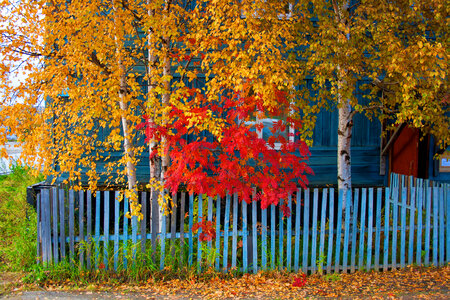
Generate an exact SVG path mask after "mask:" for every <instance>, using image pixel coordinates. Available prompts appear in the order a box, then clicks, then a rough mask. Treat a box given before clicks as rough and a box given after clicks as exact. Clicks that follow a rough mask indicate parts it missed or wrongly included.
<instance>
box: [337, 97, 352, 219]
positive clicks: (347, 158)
mask: <svg viewBox="0 0 450 300" xmlns="http://www.w3.org/2000/svg"><path fill="white" fill-rule="evenodd" d="M338 98H341V96H340V95H338ZM339 105H340V107H339V125H338V149H337V171H338V174H337V175H338V177H337V178H338V189H339V190H341V189H342V190H343V193H344V194H343V196H344V197H343V203H342V208H343V210H344V211H345V204H346V199H347V192H348V191H351V188H352V172H351V152H350V146H351V140H352V127H353V117H352V112H351V106H350V103H349V100H348V99H342V98H341V99H339ZM350 193H351V192H350Z"/></svg>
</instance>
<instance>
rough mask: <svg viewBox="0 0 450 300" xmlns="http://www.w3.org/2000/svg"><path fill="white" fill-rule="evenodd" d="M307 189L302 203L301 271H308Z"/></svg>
mask: <svg viewBox="0 0 450 300" xmlns="http://www.w3.org/2000/svg"><path fill="white" fill-rule="evenodd" d="M309 193H310V191H309V189H306V190H304V195H305V198H304V199H305V200H304V204H303V236H302V238H303V252H302V257H303V262H302V272H303V273H307V272H308V244H309Z"/></svg>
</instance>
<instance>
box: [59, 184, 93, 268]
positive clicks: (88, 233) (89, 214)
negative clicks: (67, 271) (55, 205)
mask: <svg viewBox="0 0 450 300" xmlns="http://www.w3.org/2000/svg"><path fill="white" fill-rule="evenodd" d="M63 195H64V194H63ZM86 215H87V225H86V236H87V252H86V256H87V262H86V263H87V269H88V270H90V269H91V267H92V266H91V264H92V261H91V255H92V193H91V191H87V194H86Z"/></svg>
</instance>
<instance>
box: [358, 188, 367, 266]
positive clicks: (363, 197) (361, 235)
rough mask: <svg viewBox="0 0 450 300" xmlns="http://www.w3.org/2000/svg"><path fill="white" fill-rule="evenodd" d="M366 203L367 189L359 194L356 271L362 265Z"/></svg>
mask: <svg viewBox="0 0 450 300" xmlns="http://www.w3.org/2000/svg"><path fill="white" fill-rule="evenodd" d="M366 203H367V189H362V193H361V221H360V222H361V223H360V224H361V229H360V233H359V255H358V269H359V270H362V268H363V263H364V234H365V232H366V231H365V229H366Z"/></svg>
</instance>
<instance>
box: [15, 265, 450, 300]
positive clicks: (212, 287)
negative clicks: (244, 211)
mask: <svg viewBox="0 0 450 300" xmlns="http://www.w3.org/2000/svg"><path fill="white" fill-rule="evenodd" d="M449 287H450V265H447V266H444V267H440V268H436V267H427V268H426V267H407V268H405V269H401V270H392V271H387V272H375V271H371V272H363V271H357V272H355V273H353V274H329V275H309V276H304V274H302V273H287V272H280V271H276V272H273V271H272V272H259V273H257V274H244V275H242V276H239V277H233V276H224V275H223V274H219V273H218V274H217V275H215V276H211V277H209V278H204V277H202V276H194V277H193V278H191V279H165V280H155V279H152V278H150V279H148V280H145V281H139V282H134V283H117V282H109V281H105V282H95V283H86V282H81V281H80V282H76V281H70V282H67V281H62V282H54V281H52V282H44V283H43V284H41V285H36V284H15V285H14V290H16V291H17V290H19V291H24V290H30V289H31V290H32V289H38V288H39V289H41V290H42V289H45V290H48V291H58V290H72V291H74V290H77V291H90V292H91V291H103V292H104V291H108V292H113V293H118V294H122V295H123V294H129V295H134V296H136V295H142V296H143V297H144V296H146V295H147V296H149V295H153V296H154V295H160V297H162V298H164V297H167V298H169V297H170V298H171V299H177V298H178V299H190V298H192V299H226V298H228V299H303V298H319V299H327V298H330V299H332V298H352V299H355V298H356V299H357V298H371V299H402V298H404V297H405V298H413V299H418V298H419V299H449V298H450V292H449ZM134 296H133V297H134ZM155 299H158V297H156V298H155Z"/></svg>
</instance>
